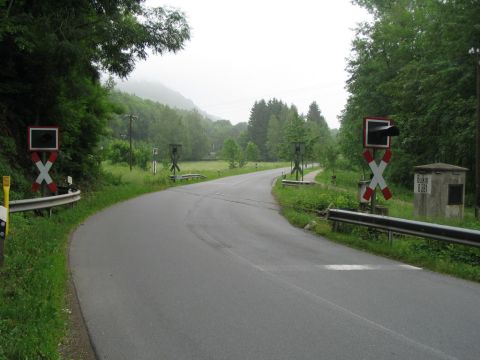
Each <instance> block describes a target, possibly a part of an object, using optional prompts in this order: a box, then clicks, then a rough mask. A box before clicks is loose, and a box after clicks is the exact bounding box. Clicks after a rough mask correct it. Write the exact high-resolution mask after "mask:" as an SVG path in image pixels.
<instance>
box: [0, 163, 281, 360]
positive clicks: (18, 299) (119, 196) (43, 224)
mask: <svg viewBox="0 0 480 360" xmlns="http://www.w3.org/2000/svg"><path fill="white" fill-rule="evenodd" d="M283 166H286V164H285V163H259V164H258V170H265V169H272V168H276V167H283ZM180 167H181V169H182V173H185V172H197V171H198V172H200V173H202V174H204V175H206V176H207V177H208V179H213V178H218V177H221V176H230V175H236V174H239V173H246V172H252V171H255V169H256V168H255V164H247V166H246V167H244V168H241V169H238V168H237V169H228V165H227V164H226V163H225V162H223V161H218V162H213V161H212V162H199V163H181V164H180ZM104 171H105V173H106V174H105V176H104V179H103V181H102V182H100V183H98V184H97V185H96V189H93V190H90V191H88V192H86V191H83V193H82V200H81V201H80V202H78V203H77V204H76V205H75V206H74V207H69V206H65V207H63V208H56V209H55V210H54V214H53V216H52V217H51V218H49V217H47V216H46V214H45V215H44V216H39V215H35V214H34V213H15V214H12V215H11V224H10V234H9V236H8V238H7V241H6V244H5V264H4V266H3V267H2V268H0V359H5V360H7V359H8V360H12V359H49V360H50V359H60V358H62V351H61V350H60V349H61V348H63V347H64V345H65V344H66V343H70V342H72V341H74V339H70V338H69V336H70V335H67V334H69V332H68V331H69V321H70V320H69V313H70V310H69V304H68V302H67V298H66V294H67V289H68V286H67V280H68V277H69V269H68V263H67V257H68V240H69V234H70V233H71V232H72V231H73V230H74V229H75V228H76V227H77V226H78V225H80V224H81V223H82V222H83V221H84V220H85V219H86V218H88V217H89V216H91V215H93V214H94V213H96V212H98V211H99V210H101V209H103V208H106V207H108V206H110V205H112V204H115V203H117V202H120V201H123V200H127V199H130V198H132V197H135V196H138V195H141V194H145V193H148V192H153V191H159V190H162V189H165V188H167V187H169V186H175V185H176V184H174V183H172V182H171V181H170V180H169V179H168V175H169V173H167V172H166V171H162V172H160V173H159V174H157V175H156V176H153V175H152V174H150V173H149V172H146V171H142V170H139V169H137V168H134V169H133V171H132V172H130V171H129V167H128V166H127V165H122V166H117V165H115V166H112V165H109V164H104ZM177 184H178V183H177Z"/></svg>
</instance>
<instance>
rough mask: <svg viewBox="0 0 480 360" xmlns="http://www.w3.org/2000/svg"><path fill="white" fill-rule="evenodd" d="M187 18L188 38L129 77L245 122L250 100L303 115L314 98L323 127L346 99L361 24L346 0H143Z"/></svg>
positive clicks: (332, 122)
mask: <svg viewBox="0 0 480 360" xmlns="http://www.w3.org/2000/svg"><path fill="white" fill-rule="evenodd" d="M147 5H148V6H165V5H168V6H171V7H175V8H179V9H181V10H182V11H184V12H185V14H186V15H187V19H188V23H189V25H190V26H191V35H192V36H191V40H190V41H189V42H188V43H187V44H186V46H185V49H184V50H182V51H180V52H178V53H177V54H166V55H163V56H162V57H160V56H150V57H149V59H148V60H147V61H143V62H139V63H138V65H137V68H136V70H135V71H134V72H133V73H132V75H131V76H130V78H131V79H135V80H149V81H159V82H161V83H163V84H164V85H166V86H168V87H170V88H171V89H173V90H175V91H178V92H180V93H181V94H182V95H184V96H186V97H187V98H190V99H191V100H193V102H194V103H195V104H196V105H197V106H199V107H200V108H201V109H203V110H205V111H207V112H208V113H211V114H214V115H217V116H219V117H221V118H224V119H228V120H230V121H231V122H232V123H234V124H235V123H238V122H241V121H248V118H249V114H250V109H251V108H252V105H253V103H254V102H255V100H260V99H262V98H264V99H266V100H268V99H270V98H274V97H275V98H277V99H280V100H283V101H284V102H286V103H287V104H289V105H290V104H295V105H296V106H297V108H298V110H299V112H300V113H306V112H307V111H308V106H309V104H310V103H311V102H312V101H316V102H317V103H318V105H319V107H320V109H321V111H322V113H323V115H324V116H325V117H326V119H327V122H328V124H329V126H330V127H331V128H337V127H338V126H339V123H338V119H337V116H338V115H339V114H340V113H341V110H342V109H343V107H344V105H345V102H346V99H347V92H346V90H345V81H346V80H347V77H348V74H347V73H346V71H345V68H346V64H347V62H346V58H347V57H349V56H350V48H351V41H352V40H353V37H354V31H353V29H354V28H355V27H356V26H357V23H359V22H361V21H365V20H368V19H369V16H368V14H367V13H366V12H365V11H364V10H363V9H360V8H359V7H357V6H354V5H352V4H351V3H350V1H349V0H329V1H327V0H296V1H285V0H276V1H275V0H255V1H254V0H241V1H226V0H224V1H221V0H202V1H199V0H175V1H173V0H171V1H170V2H165V1H158V0H147Z"/></svg>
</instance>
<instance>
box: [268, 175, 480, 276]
mask: <svg viewBox="0 0 480 360" xmlns="http://www.w3.org/2000/svg"><path fill="white" fill-rule="evenodd" d="M336 176H337V186H333V185H331V173H330V172H327V171H323V172H322V173H320V174H319V175H318V176H317V178H316V180H317V181H318V182H320V183H321V185H317V186H314V187H298V188H296V187H282V186H281V184H280V182H279V181H277V183H276V185H275V187H274V190H273V191H274V194H275V196H276V197H277V199H278V201H279V203H280V205H281V207H282V212H283V214H284V216H285V217H286V218H287V219H288V220H289V221H290V222H291V223H292V224H293V225H295V226H298V227H304V226H305V225H307V224H308V223H311V224H315V225H314V226H313V230H314V231H315V232H316V233H317V234H319V235H322V236H324V237H326V238H328V239H330V240H333V241H336V242H339V243H342V244H346V245H348V246H351V247H354V248H358V249H362V250H366V251H369V252H372V253H374V254H378V255H382V256H385V257H388V258H392V259H397V260H400V261H403V262H406V263H410V264H413V265H417V266H420V267H423V268H427V269H431V270H434V271H437V272H442V273H445V274H450V275H454V276H457V277H461V278H464V279H468V280H473V281H477V282H480V249H477V248H471V247H467V246H463V245H457V244H448V243H445V242H441V241H435V240H428V239H421V238H416V237H411V236H403V235H395V237H394V241H393V243H390V242H389V241H388V238H387V234H386V233H384V232H380V231H375V230H369V229H367V228H366V227H361V226H353V225H348V224H340V225H339V228H338V229H337V230H336V231H334V230H333V229H332V224H331V223H330V222H328V221H326V220H323V219H322V218H321V217H319V216H318V212H319V211H324V210H325V209H326V208H327V207H329V206H331V207H336V208H357V207H358V200H357V183H358V179H359V178H360V177H361V174H358V173H355V172H352V171H337V172H336ZM407 192H408V190H405V189H401V188H397V189H395V190H394V198H393V200H392V201H389V202H388V203H387V202H386V201H381V203H382V204H384V205H388V207H389V215H390V216H396V217H402V218H408V219H413V205H412V203H411V201H408V199H409V197H410V198H411V197H412V196H411V195H409V194H408V193H407ZM395 194H396V195H397V196H396V195H395ZM417 220H429V221H433V222H440V223H442V224H446V225H451V226H460V227H466V228H474V229H479V228H480V223H479V221H477V220H476V219H475V218H474V217H473V211H472V210H471V209H466V215H465V219H463V220H459V219H457V220H453V219H441V220H439V219H417Z"/></svg>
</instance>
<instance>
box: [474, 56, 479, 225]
mask: <svg viewBox="0 0 480 360" xmlns="http://www.w3.org/2000/svg"><path fill="white" fill-rule="evenodd" d="M475 67H476V70H477V132H476V145H475V217H476V218H477V219H480V56H479V49H477V50H476V57H475Z"/></svg>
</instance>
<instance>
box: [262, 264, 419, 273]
mask: <svg viewBox="0 0 480 360" xmlns="http://www.w3.org/2000/svg"><path fill="white" fill-rule="evenodd" d="M255 267H256V268H257V269H259V270H261V271H266V272H307V271H315V270H331V271H364V270H377V271H395V270H422V268H419V267H416V266H412V265H405V264H390V265H387V264H384V265H371V264H364V265H355V264H334V265H318V264H317V265H316V264H309V265H255Z"/></svg>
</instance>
